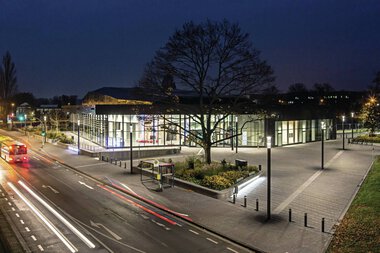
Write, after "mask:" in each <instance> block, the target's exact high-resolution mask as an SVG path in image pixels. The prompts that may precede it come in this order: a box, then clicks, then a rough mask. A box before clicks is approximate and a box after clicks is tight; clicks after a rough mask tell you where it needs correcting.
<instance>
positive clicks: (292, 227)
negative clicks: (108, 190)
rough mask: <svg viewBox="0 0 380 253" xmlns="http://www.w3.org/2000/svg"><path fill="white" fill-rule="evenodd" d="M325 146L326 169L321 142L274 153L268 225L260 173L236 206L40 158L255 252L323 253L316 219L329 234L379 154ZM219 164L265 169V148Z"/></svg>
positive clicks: (64, 156) (229, 155)
mask: <svg viewBox="0 0 380 253" xmlns="http://www.w3.org/2000/svg"><path fill="white" fill-rule="evenodd" d="M29 141H30V143H31V144H32V145H33V146H35V145H37V140H34V139H32V138H30V139H29ZM325 144H326V146H325V147H326V152H325V154H326V155H325V161H326V164H325V167H326V169H325V170H324V171H321V170H320V169H319V167H318V166H319V163H320V161H319V160H320V150H319V147H320V143H308V144H300V145H295V146H288V147H281V148H274V149H273V150H272V219H271V220H270V221H269V222H266V221H265V220H266V202H265V200H266V177H265V173H264V176H263V177H262V178H261V179H260V180H259V181H258V183H255V186H252V187H247V188H248V189H247V190H246V191H245V192H244V193H239V195H238V199H237V203H236V204H235V205H234V204H232V203H230V202H228V201H223V200H216V199H212V198H210V197H206V196H203V195H200V194H197V193H194V192H191V191H187V190H184V189H182V188H179V187H174V188H168V189H165V190H164V191H163V192H155V191H150V190H149V189H147V188H146V187H145V186H143V185H142V184H141V182H140V176H139V175H131V174H129V169H127V170H126V169H124V167H119V166H116V165H112V164H109V163H106V162H101V161H98V160H96V159H94V158H91V157H86V156H78V155H77V154H76V153H75V152H73V151H70V150H62V148H61V147H58V146H56V145H52V144H47V145H45V147H44V148H43V152H46V153H47V154H49V155H51V156H53V157H55V158H57V160H60V161H61V162H63V163H65V164H67V165H69V166H71V167H74V168H76V169H77V170H80V171H82V172H83V173H85V174H87V175H90V176H92V177H94V178H96V179H98V180H101V181H105V182H107V183H108V182H109V181H108V179H109V178H111V179H114V180H117V181H119V182H122V183H123V184H125V185H127V186H128V187H130V188H131V189H132V190H133V191H135V192H136V193H137V194H139V195H141V196H143V197H145V198H147V199H151V200H153V201H155V202H157V203H159V204H162V205H165V206H167V207H168V208H170V209H172V210H175V211H176V212H179V213H184V214H188V215H189V217H190V218H191V219H192V220H193V221H194V222H195V223H198V224H200V225H202V226H204V227H206V228H208V229H210V230H213V231H216V232H217V233H219V234H223V235H225V236H226V237H229V238H232V239H234V240H235V241H238V242H241V243H243V244H246V245H250V246H251V247H253V248H257V249H259V250H262V251H265V252H323V251H324V249H325V247H326V244H327V243H328V242H329V240H330V238H331V233H322V232H321V227H320V222H321V218H322V217H323V218H326V231H331V229H332V226H333V225H334V224H335V223H336V222H337V221H338V220H339V219H340V218H342V215H343V214H344V213H345V211H346V209H347V207H348V205H349V204H350V201H351V200H352V198H353V196H354V194H355V193H356V191H357V190H358V186H359V185H360V184H361V182H362V180H363V177H364V176H365V175H366V173H367V170H368V168H369V166H370V164H371V162H372V158H373V155H376V154H379V150H380V149H379V147H369V146H360V145H349V146H348V147H347V148H348V149H349V150H345V151H340V150H339V147H340V145H341V140H337V141H330V142H327V143H325ZM35 147H37V146H35ZM372 148H374V151H372ZM198 151H199V148H198V149H195V148H183V154H180V155H178V156H177V157H175V156H171V158H172V159H173V160H174V159H183V158H184V156H183V155H184V154H196V153H197V152H198ZM223 158H226V160H227V161H233V160H234V159H235V158H240V159H246V160H248V162H249V163H250V164H263V170H264V172H265V171H266V166H265V164H266V149H264V148H261V149H257V148H240V149H239V153H238V154H235V153H234V152H232V151H231V150H230V149H228V148H216V149H214V150H213V160H222V159H223ZM136 164H137V161H135V165H136ZM127 168H129V164H128V165H127ZM244 190H245V189H244ZM243 194H244V195H247V199H248V207H247V208H244V207H242V206H241V204H242V203H243V201H242V198H243V196H244V195H243ZM256 198H258V199H259V200H260V208H259V210H260V211H258V212H257V211H255V203H254V202H255V199H256ZM289 208H292V212H293V215H292V220H293V222H288V209H289ZM304 213H308V217H309V219H308V227H304V220H303V216H304Z"/></svg>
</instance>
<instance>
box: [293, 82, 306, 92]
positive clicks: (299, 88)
mask: <svg viewBox="0 0 380 253" xmlns="http://www.w3.org/2000/svg"><path fill="white" fill-rule="evenodd" d="M307 92H308V90H307V88H306V85H305V84H303V83H295V84H292V85H290V86H289V87H288V93H307Z"/></svg>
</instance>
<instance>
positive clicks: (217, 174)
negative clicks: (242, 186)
mask: <svg viewBox="0 0 380 253" xmlns="http://www.w3.org/2000/svg"><path fill="white" fill-rule="evenodd" d="M189 161H190V162H191V161H193V162H194V169H191V168H189V167H190V166H189ZM224 161H225V160H224ZM251 172H258V168H257V166H251V165H250V166H245V167H243V168H241V170H238V168H237V167H236V166H235V165H232V164H229V163H227V162H223V163H218V162H212V163H210V164H207V163H205V164H203V163H201V161H200V160H199V159H195V158H194V157H190V158H188V159H186V160H185V161H184V162H176V163H175V176H176V177H178V178H180V179H183V180H186V181H189V182H193V183H196V184H200V185H202V186H205V187H208V188H211V189H214V190H223V189H226V188H228V187H230V186H232V185H233V184H235V183H237V180H238V179H240V178H246V177H248V176H249V174H250V173H251Z"/></svg>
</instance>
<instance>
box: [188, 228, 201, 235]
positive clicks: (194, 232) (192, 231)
mask: <svg viewBox="0 0 380 253" xmlns="http://www.w3.org/2000/svg"><path fill="white" fill-rule="evenodd" d="M189 231H190V232H191V233H193V234H196V235H199V233H198V232H196V231H194V230H191V229H189Z"/></svg>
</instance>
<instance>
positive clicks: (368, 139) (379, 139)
mask: <svg viewBox="0 0 380 253" xmlns="http://www.w3.org/2000/svg"><path fill="white" fill-rule="evenodd" d="M352 142H358V143H380V135H375V136H368V135H360V136H358V137H355V138H353V139H352Z"/></svg>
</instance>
